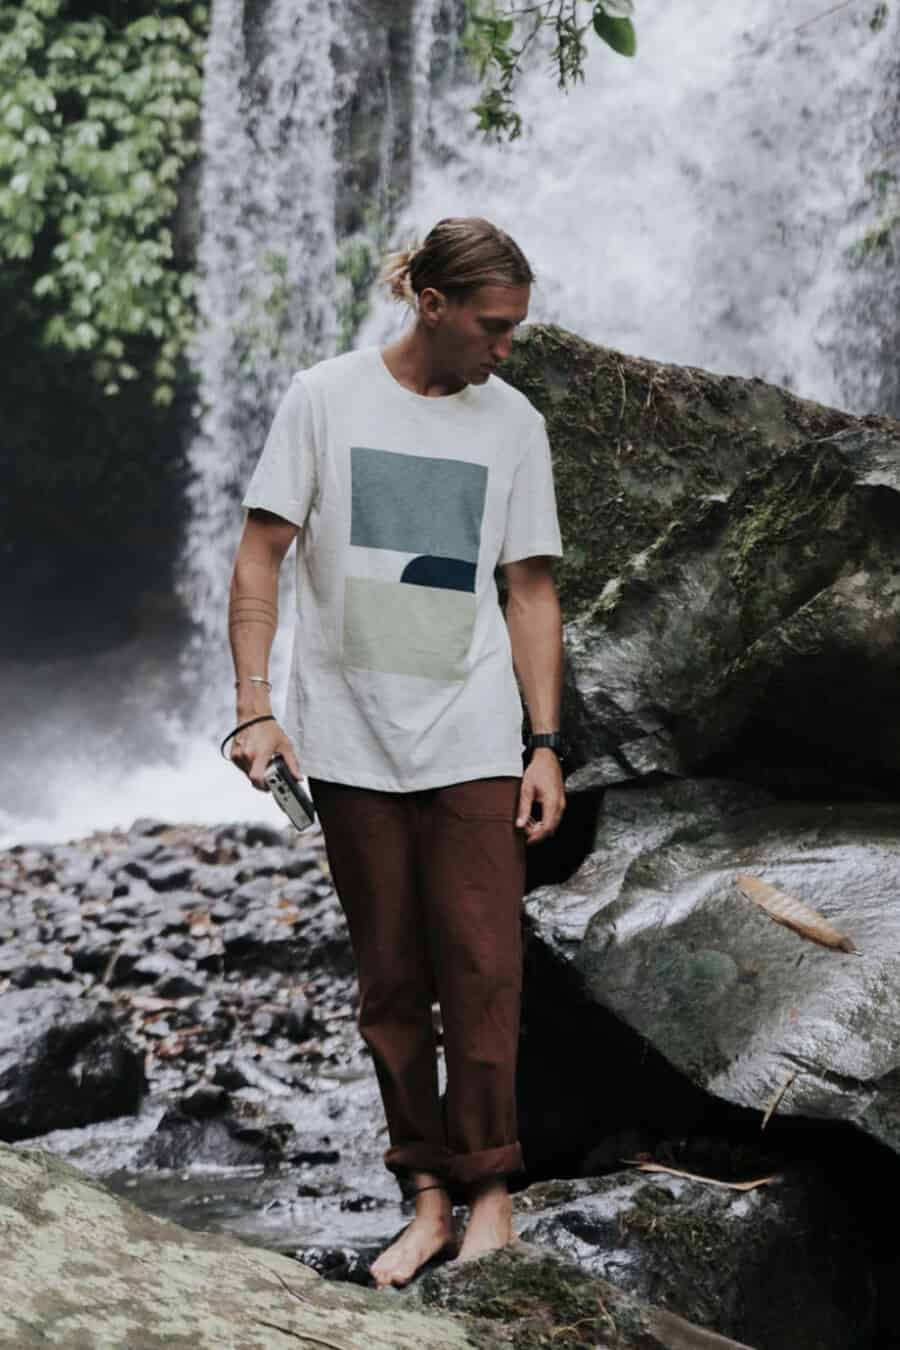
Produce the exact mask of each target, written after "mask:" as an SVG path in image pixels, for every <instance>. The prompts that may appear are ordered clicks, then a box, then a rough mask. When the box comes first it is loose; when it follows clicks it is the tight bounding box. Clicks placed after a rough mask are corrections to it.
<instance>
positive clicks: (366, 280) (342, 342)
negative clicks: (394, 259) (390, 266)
mask: <svg viewBox="0 0 900 1350" xmlns="http://www.w3.org/2000/svg"><path fill="white" fill-rule="evenodd" d="M336 271H337V280H338V351H339V352H346V351H349V350H350V348H351V346H352V345H353V339H354V337H355V335H356V332H357V330H358V328H359V326H360V324H361V323H362V321H363V319H364V318H365V317H366V315H367V314H368V312H369V295H370V292H371V289H372V284H373V282H374V281H375V278H376V276H377V275H378V251H377V249H376V246H375V244H374V243H373V241H372V240H371V239H370V238H368V237H367V236H366V235H364V234H359V235H352V236H351V237H350V238H349V239H345V240H344V241H343V242H342V244H341V246H340V249H339V251H338V258H337V267H336Z"/></svg>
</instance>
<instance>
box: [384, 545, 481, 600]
mask: <svg viewBox="0 0 900 1350" xmlns="http://www.w3.org/2000/svg"><path fill="white" fill-rule="evenodd" d="M400 580H401V581H406V582H409V584H410V585H412V586H433V587H434V588H435V589H436V590H441V591H470V592H471V593H472V594H473V595H474V593H475V563H473V562H464V561H463V560H462V559H461V558H433V557H431V556H430V555H429V554H427V553H426V554H423V555H422V557H420V558H413V560H412V562H408V563H407V564H406V566H405V567H404V569H403V575H402V576H401V578H400Z"/></svg>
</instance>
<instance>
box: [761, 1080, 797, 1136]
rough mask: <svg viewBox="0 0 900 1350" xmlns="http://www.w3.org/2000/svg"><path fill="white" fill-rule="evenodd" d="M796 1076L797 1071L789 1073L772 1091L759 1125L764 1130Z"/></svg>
mask: <svg viewBox="0 0 900 1350" xmlns="http://www.w3.org/2000/svg"><path fill="white" fill-rule="evenodd" d="M796 1077H797V1075H796V1073H789V1074H787V1076H786V1077H785V1080H784V1082H783V1083H781V1084H780V1085H779V1086H778V1087H777V1088H776V1089H775V1091H774V1092H773V1093H772V1095H771V1097H770V1098H769V1100H768V1102H767V1103H766V1107H765V1114H764V1115H763V1118H762V1122H761V1124H760V1127H759V1128H760V1129H761V1130H764V1129H765V1128H766V1126H767V1125H768V1123H769V1121H770V1120H771V1119H772V1117H773V1116H774V1114H775V1112H776V1111H777V1110H778V1106H779V1104H780V1102H781V1099H782V1097H783V1096H784V1094H785V1093H786V1092H787V1090H788V1088H789V1087H790V1086H791V1083H793V1081H794V1079H795V1078H796Z"/></svg>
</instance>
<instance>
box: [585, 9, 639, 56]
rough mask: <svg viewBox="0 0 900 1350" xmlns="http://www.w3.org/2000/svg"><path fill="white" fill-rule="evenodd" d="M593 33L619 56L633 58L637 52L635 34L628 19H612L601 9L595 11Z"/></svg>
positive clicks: (632, 25)
mask: <svg viewBox="0 0 900 1350" xmlns="http://www.w3.org/2000/svg"><path fill="white" fill-rule="evenodd" d="M594 32H595V33H596V34H597V36H598V37H599V38H601V39H602V40H603V41H604V42H605V43H606V45H607V46H608V47H612V49H613V51H614V52H618V53H619V55H620V56H634V55H635V53H636V52H637V34H636V33H635V31H634V24H633V23H632V22H631V20H630V19H617V18H613V16H612V15H611V14H606V13H604V11H603V10H602V9H596V10H594Z"/></svg>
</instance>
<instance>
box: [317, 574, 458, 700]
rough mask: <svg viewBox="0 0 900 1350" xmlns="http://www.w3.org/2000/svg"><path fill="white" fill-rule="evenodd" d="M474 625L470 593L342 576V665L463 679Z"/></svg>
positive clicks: (453, 679) (387, 671) (392, 672)
mask: <svg viewBox="0 0 900 1350" xmlns="http://www.w3.org/2000/svg"><path fill="white" fill-rule="evenodd" d="M474 623H475V596H474V595H473V594H472V593H471V592H470V591H454V590H435V589H432V588H431V587H428V586H409V585H407V584H405V583H404V582H399V581H398V582H395V581H373V580H371V579H369V578H367V577H347V579H346V583H345V588H344V664H345V665H346V666H350V667H355V668H357V669H361V670H379V671H384V672H386V673H388V674H392V675H419V676H421V677H423V678H424V679H428V680H448V681H458V680H463V679H465V675H466V670H465V662H466V656H467V654H468V651H469V644H470V642H471V641H472V629H473V626H474Z"/></svg>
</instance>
